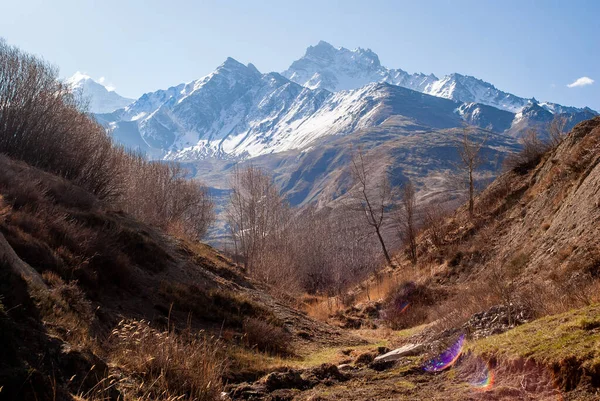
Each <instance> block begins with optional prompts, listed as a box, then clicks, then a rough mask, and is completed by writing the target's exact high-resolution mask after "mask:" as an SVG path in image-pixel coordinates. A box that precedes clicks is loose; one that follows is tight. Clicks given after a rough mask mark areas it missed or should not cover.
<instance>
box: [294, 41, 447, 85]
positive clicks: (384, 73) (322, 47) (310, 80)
mask: <svg viewBox="0 0 600 401" xmlns="http://www.w3.org/2000/svg"><path fill="white" fill-rule="evenodd" d="M282 75H283V76H284V77H287V78H289V79H290V80H292V81H294V82H296V83H299V84H300V85H302V86H305V87H307V88H311V89H317V88H321V89H327V90H328V91H330V92H337V91H339V90H350V89H357V88H360V87H362V86H364V85H367V84H369V83H373V82H387V83H389V84H392V85H398V86H403V87H405V88H409V89H413V90H417V91H419V92H424V89H425V88H426V87H428V86H429V85H431V84H432V83H434V82H437V81H438V79H437V77H436V76H435V75H424V74H409V73H407V72H406V71H403V70H401V69H396V70H389V69H387V68H385V67H383V66H382V65H381V63H380V62H379V57H378V56H377V54H375V53H374V52H373V51H372V50H371V49H361V48H358V49H356V50H348V49H345V48H343V47H340V48H335V47H333V46H332V45H330V44H329V43H327V42H324V41H320V42H319V43H318V44H317V45H316V46H310V47H309V48H308V49H307V50H306V54H305V55H304V57H302V58H301V59H299V60H296V61H294V62H293V63H292V65H291V66H290V68H289V69H287V70H286V71H284V72H282Z"/></svg>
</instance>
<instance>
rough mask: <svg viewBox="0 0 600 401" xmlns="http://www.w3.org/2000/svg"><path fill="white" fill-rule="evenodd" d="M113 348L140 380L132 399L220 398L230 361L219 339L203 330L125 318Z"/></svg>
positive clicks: (114, 355)
mask: <svg viewBox="0 0 600 401" xmlns="http://www.w3.org/2000/svg"><path fill="white" fill-rule="evenodd" d="M109 353H110V359H111V360H112V361H113V363H117V364H118V365H119V366H121V367H122V368H123V369H124V370H125V371H126V372H127V373H129V374H132V375H134V376H137V377H139V378H140V382H141V383H140V385H139V386H136V388H135V389H132V390H131V391H132V392H133V394H125V396H126V398H128V397H127V396H129V397H131V398H137V397H140V396H143V397H144V398H146V399H151V400H159V399H182V398H185V399H190V400H198V401H211V400H219V399H221V398H220V397H221V391H222V389H223V384H222V381H221V377H222V375H223V373H224V372H225V369H226V363H225V361H224V359H223V356H222V355H221V352H220V349H219V345H218V342H216V341H215V340H213V339H212V338H209V337H207V336H205V335H204V334H203V333H193V332H192V331H191V330H189V329H188V330H185V331H183V332H180V333H176V332H175V331H174V330H171V331H168V332H161V331H157V330H155V329H153V328H152V327H150V325H149V324H148V323H147V322H145V321H143V320H142V321H137V320H132V321H121V322H120V323H119V325H118V326H117V327H116V328H115V329H114V330H113V332H112V334H111V336H110V338H109Z"/></svg>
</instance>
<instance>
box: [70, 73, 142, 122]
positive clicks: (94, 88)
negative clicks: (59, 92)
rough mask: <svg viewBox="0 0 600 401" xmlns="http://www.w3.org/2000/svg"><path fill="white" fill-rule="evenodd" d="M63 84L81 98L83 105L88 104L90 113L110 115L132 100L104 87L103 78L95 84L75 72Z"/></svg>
mask: <svg viewBox="0 0 600 401" xmlns="http://www.w3.org/2000/svg"><path fill="white" fill-rule="evenodd" d="M64 82H65V84H66V85H68V86H69V87H70V88H71V90H72V91H73V92H74V93H75V94H77V95H78V96H81V98H82V100H83V101H84V102H85V103H88V106H89V111H91V112H92V113H110V112H112V111H115V110H117V109H120V108H123V107H125V106H127V105H129V104H130V103H132V102H133V99H128V98H125V97H123V96H121V95H119V94H118V93H116V92H115V91H114V88H111V87H107V86H105V85H104V84H103V83H102V82H104V79H103V78H100V82H97V81H96V80H94V79H93V78H92V77H90V76H89V75H88V74H86V73H83V72H81V71H77V72H76V73H75V74H73V75H72V76H71V77H69V78H67V79H65V81H64Z"/></svg>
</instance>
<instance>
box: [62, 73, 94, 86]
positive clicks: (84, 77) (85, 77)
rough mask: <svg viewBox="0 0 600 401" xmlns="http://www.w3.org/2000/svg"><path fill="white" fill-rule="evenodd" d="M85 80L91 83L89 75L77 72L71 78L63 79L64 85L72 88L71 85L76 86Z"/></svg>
mask: <svg viewBox="0 0 600 401" xmlns="http://www.w3.org/2000/svg"><path fill="white" fill-rule="evenodd" d="M87 80H92V81H93V79H92V77H90V76H89V75H87V74H85V73H83V72H81V71H77V72H75V74H73V75H72V76H71V77H69V78H67V79H65V83H66V84H67V85H71V86H73V85H76V84H78V83H80V82H82V81H87Z"/></svg>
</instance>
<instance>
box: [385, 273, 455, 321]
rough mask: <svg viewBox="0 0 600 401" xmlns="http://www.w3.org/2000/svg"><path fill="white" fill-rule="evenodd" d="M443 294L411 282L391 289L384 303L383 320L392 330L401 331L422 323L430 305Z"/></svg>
mask: <svg viewBox="0 0 600 401" xmlns="http://www.w3.org/2000/svg"><path fill="white" fill-rule="evenodd" d="M441 297H443V294H441V293H438V292H436V291H433V290H432V289H431V288H429V287H427V286H424V285H422V284H416V283H414V282H411V281H405V282H402V283H401V284H399V285H398V286H397V287H395V288H393V289H392V290H391V291H390V292H389V293H388V295H387V297H386V299H385V301H384V309H383V318H384V320H385V321H386V322H387V324H388V325H389V326H390V327H391V328H392V329H394V330H401V329H405V328H408V327H413V326H416V325H419V324H421V323H423V322H424V321H425V320H426V319H427V316H428V311H429V309H430V308H431V306H432V305H434V304H435V303H436V302H438V301H439V300H440V298H441Z"/></svg>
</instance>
